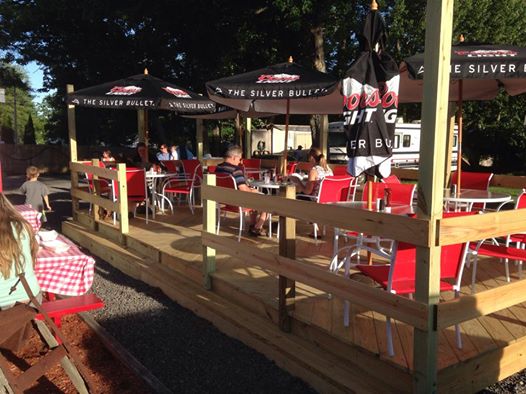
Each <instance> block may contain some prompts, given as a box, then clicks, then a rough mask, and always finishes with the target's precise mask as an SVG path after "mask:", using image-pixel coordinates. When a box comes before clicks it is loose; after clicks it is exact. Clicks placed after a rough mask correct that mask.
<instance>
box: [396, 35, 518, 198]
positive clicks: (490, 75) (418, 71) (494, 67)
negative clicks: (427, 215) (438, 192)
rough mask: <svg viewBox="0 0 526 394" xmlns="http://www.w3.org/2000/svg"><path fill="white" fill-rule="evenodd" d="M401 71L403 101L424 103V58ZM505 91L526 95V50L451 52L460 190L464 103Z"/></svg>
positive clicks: (479, 47)
mask: <svg viewBox="0 0 526 394" xmlns="http://www.w3.org/2000/svg"><path fill="white" fill-rule="evenodd" d="M401 69H402V71H403V72H402V75H403V80H402V87H401V89H400V96H401V100H402V101H403V102H420V101H422V92H423V81H422V80H423V78H424V54H422V53H419V54H416V55H414V56H411V57H409V58H407V59H404V62H403V63H402V65H401ZM501 87H502V88H504V90H505V91H506V92H507V93H508V94H510V95H512V96H516V95H518V94H521V93H524V92H526V48H520V47H515V46H511V45H487V44H470V43H464V42H461V43H459V44H457V45H454V46H453V47H452V48H451V68H450V88H449V97H450V101H456V102H457V103H458V105H459V110H458V158H459V159H458V162H459V163H460V164H459V165H458V168H457V173H458V177H457V189H458V190H460V187H461V172H462V168H461V167H462V166H461V164H462V102H463V101H464V100H490V99H493V98H495V97H496V96H497V94H498V92H499V89H500V88H501Z"/></svg>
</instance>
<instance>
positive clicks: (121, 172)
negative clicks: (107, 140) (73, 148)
mask: <svg viewBox="0 0 526 394" xmlns="http://www.w3.org/2000/svg"><path fill="white" fill-rule="evenodd" d="M69 167H70V170H71V200H72V204H73V206H72V211H73V218H74V219H75V220H78V216H79V213H80V209H79V201H80V200H82V201H87V202H89V203H90V204H91V205H92V209H91V212H92V216H93V219H94V220H93V223H94V225H96V224H97V222H98V221H99V207H102V208H104V209H106V210H107V211H109V212H116V213H117V214H118V218H119V219H118V220H119V231H120V233H121V234H127V233H128V231H129V224H128V199H127V198H126V196H127V195H128V193H127V188H126V164H117V168H116V170H114V169H107V168H102V167H99V161H98V160H97V159H94V160H92V164H91V165H87V164H83V163H81V162H70V163H69ZM79 174H82V176H85V175H84V174H88V176H89V177H90V178H92V179H93V181H91V182H92V185H93V190H91V191H90V190H88V191H86V188H85V187H84V188H83V187H80V186H79ZM99 178H102V179H104V180H107V181H108V182H109V184H110V186H111V183H112V182H114V183H115V184H116V185H117V186H116V187H118V189H119V193H118V197H117V199H116V200H113V199H112V198H108V197H103V196H102V195H101V193H100V182H99ZM122 197H124V198H122Z"/></svg>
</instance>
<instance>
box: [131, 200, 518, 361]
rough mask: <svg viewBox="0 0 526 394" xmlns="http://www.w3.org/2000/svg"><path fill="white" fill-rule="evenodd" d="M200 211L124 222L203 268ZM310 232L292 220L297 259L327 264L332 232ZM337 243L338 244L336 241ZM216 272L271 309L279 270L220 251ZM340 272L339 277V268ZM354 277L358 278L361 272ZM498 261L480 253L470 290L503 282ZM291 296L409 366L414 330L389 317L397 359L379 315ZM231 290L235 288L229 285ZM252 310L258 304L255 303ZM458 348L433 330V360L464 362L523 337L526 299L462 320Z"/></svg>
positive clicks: (449, 336)
mask: <svg viewBox="0 0 526 394" xmlns="http://www.w3.org/2000/svg"><path fill="white" fill-rule="evenodd" d="M237 226H238V220H237V218H236V217H234V216H229V217H227V218H226V219H222V223H221V235H226V236H230V237H232V238H233V239H235V238H236V237H237ZM201 231H202V216H201V210H200V209H199V208H198V209H196V213H195V215H192V214H191V213H190V211H189V210H188V208H186V207H184V206H180V207H179V206H178V207H176V209H175V213H174V214H173V215H159V216H156V219H152V220H151V221H150V223H148V225H146V223H145V222H144V219H142V218H136V219H131V220H130V233H129V237H131V238H133V239H135V240H137V241H139V242H142V243H143V244H146V245H148V246H150V247H153V248H155V249H157V250H159V251H160V252H161V255H162V257H161V263H163V262H164V260H163V259H169V260H170V263H169V264H167V265H174V264H175V265H177V264H180V263H181V264H185V265H187V266H188V267H189V268H190V269H194V270H197V271H199V272H200V271H201V266H202V254H201V253H202V245H201ZM311 231H312V225H310V224H308V223H304V222H301V221H298V222H297V241H296V256H297V257H296V258H297V259H298V260H300V261H303V262H306V263H309V264H315V265H317V266H319V267H322V268H328V264H329V260H330V257H331V255H332V231H331V230H330V229H327V233H326V235H325V236H324V237H323V239H320V240H314V239H311V238H309V237H308V236H307V234H308V233H310V232H311ZM242 242H248V243H251V244H252V245H254V247H257V248H260V249H263V250H265V251H271V252H273V253H277V251H278V243H277V239H276V237H275V233H274V236H273V237H272V238H268V237H259V238H253V237H247V236H243V237H242ZM341 245H343V243H342V241H340V246H341ZM472 268H473V266H472V265H471V266H470V267H469V268H468V267H466V269H465V272H464V275H463V280H462V288H461V292H462V293H463V294H471V287H470V285H471V272H472V271H471V270H472ZM216 270H217V271H216V273H214V278H216V279H218V280H219V279H220V280H221V281H223V282H224V283H227V284H228V285H229V286H231V287H232V288H233V289H235V291H236V292H239V293H242V294H245V295H246V297H247V300H246V304H247V305H248V304H250V302H251V300H257V301H258V302H259V303H261V304H262V305H266V307H265V308H262V309H259V310H261V311H262V312H261V313H266V312H268V310H267V309H266V308H271V309H272V308H274V309H277V291H278V287H277V275H276V274H274V273H273V272H270V271H268V270H263V269H262V268H261V267H259V266H257V265H255V264H253V263H251V262H250V261H241V260H240V259H237V258H232V257H230V256H228V255H226V254H221V253H219V254H218V255H217V256H216ZM510 270H511V271H512V281H516V280H518V275H517V270H516V267H515V266H514V264H513V263H510ZM340 274H343V273H342V272H340ZM352 277H353V279H355V280H356V279H357V280H363V278H360V277H359V276H358V277H356V276H355V275H354V276H352ZM506 283H507V282H506V279H505V276H504V264H502V263H499V262H495V261H494V260H491V259H489V258H480V259H479V263H478V272H477V282H476V286H475V288H476V290H477V291H482V290H484V289H491V288H494V287H496V286H502V285H505V284H506ZM296 287H297V296H296V299H295V307H294V310H293V312H292V314H293V316H294V318H295V319H297V320H299V321H301V322H304V323H306V324H309V325H313V326H316V327H318V328H319V329H321V330H323V331H325V332H327V333H330V334H331V335H332V336H334V337H335V338H337V339H338V340H340V341H343V342H345V343H349V344H355V345H358V346H361V347H363V348H365V349H366V350H367V351H369V352H371V353H373V354H376V355H378V356H379V357H380V358H381V359H385V360H389V362H391V363H394V364H397V365H399V366H400V367H402V368H404V369H412V366H413V329H412V328H411V327H409V326H408V325H406V324H404V323H401V322H398V321H393V324H392V332H393V339H394V346H395V356H394V357H389V356H388V355H387V345H386V342H387V339H386V330H385V320H386V319H385V316H383V315H381V314H379V313H376V312H372V311H369V310H365V309H364V308H362V307H360V306H358V305H354V304H351V306H350V325H349V327H345V326H344V325H343V309H344V302H343V300H341V299H339V298H337V297H330V296H329V295H328V294H326V293H325V292H323V291H321V290H319V289H316V288H313V287H310V286H307V285H305V284H302V283H297V284H296ZM232 291H234V290H232ZM452 297H453V294H452V293H444V294H443V295H442V299H443V300H447V299H451V298H452ZM256 309H257V308H256ZM461 333H462V341H463V347H462V349H458V348H457V346H456V339H455V330H454V327H448V328H446V329H443V330H441V331H440V332H439V348H438V364H439V367H440V369H443V368H446V367H448V366H451V365H453V364H456V363H458V362H461V361H466V360H469V359H470V358H473V357H475V356H477V355H478V354H481V353H485V352H487V351H489V350H492V349H495V348H497V347H503V346H505V345H506V344H509V343H511V342H514V341H516V340H519V339H521V338H523V337H526V304H520V305H516V306H514V307H512V308H508V309H506V310H503V311H499V312H496V313H494V314H492V315H489V316H484V317H480V318H478V319H473V320H471V321H467V322H464V323H462V324H461Z"/></svg>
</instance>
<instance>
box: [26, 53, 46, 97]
mask: <svg viewBox="0 0 526 394" xmlns="http://www.w3.org/2000/svg"><path fill="white" fill-rule="evenodd" d="M24 69H25V70H26V73H27V76H28V78H29V83H30V85H31V88H32V89H33V90H37V89H40V88H42V83H43V78H44V73H43V72H42V70H41V69H40V68H39V66H38V63H36V62H31V63H29V64H27V65H26V66H24ZM33 95H34V97H35V101H36V102H38V103H41V102H42V99H43V98H44V97H45V96H46V93H38V92H33Z"/></svg>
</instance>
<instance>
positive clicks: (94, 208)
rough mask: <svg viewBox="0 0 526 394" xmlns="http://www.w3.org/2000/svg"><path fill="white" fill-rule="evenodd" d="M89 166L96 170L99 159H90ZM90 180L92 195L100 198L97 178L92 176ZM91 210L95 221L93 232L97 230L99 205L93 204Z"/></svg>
mask: <svg viewBox="0 0 526 394" xmlns="http://www.w3.org/2000/svg"><path fill="white" fill-rule="evenodd" d="M91 165H92V166H93V167H96V168H98V167H99V159H92V160H91ZM92 179H93V194H94V195H96V196H100V183H99V176H98V175H95V174H93V178H92ZM91 210H92V212H93V218H94V219H95V220H94V221H93V226H94V227H93V230H95V229H96V228H97V222H98V221H99V219H100V215H99V205H97V204H96V203H95V202H93V204H92V205H91Z"/></svg>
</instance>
